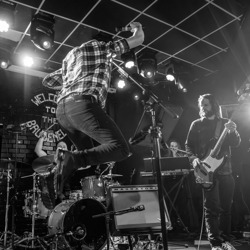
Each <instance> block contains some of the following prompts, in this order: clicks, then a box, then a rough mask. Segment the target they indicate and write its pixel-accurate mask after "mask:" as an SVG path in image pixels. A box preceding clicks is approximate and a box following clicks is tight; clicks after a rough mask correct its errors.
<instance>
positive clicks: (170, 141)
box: [169, 138, 181, 149]
mask: <svg viewBox="0 0 250 250" xmlns="http://www.w3.org/2000/svg"><path fill="white" fill-rule="evenodd" d="M172 142H175V143H177V145H178V148H179V149H181V144H180V142H179V141H178V140H177V139H175V138H172V139H170V140H169V146H170V144H171V143H172Z"/></svg>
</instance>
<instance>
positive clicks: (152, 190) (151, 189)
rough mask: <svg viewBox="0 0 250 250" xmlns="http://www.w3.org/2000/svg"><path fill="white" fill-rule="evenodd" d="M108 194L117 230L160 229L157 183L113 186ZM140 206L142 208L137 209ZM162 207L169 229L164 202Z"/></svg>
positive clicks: (156, 230) (142, 230)
mask: <svg viewBox="0 0 250 250" xmlns="http://www.w3.org/2000/svg"><path fill="white" fill-rule="evenodd" d="M110 195H111V204H112V209H113V212H115V215H114V222H115V229H116V230H117V231H129V232H130V233H131V232H159V231H161V219H160V209H159V199H158V188H157V185H128V186H114V187H111V189H110ZM141 206H142V207H143V208H144V209H143V210H140V209H137V208H140V207H141ZM164 207H165V221H166V228H167V229H171V222H170V218H169V214H168V210H167V207H166V204H165V202H164ZM133 208H134V209H133ZM119 211H121V212H122V211H125V213H123V212H122V213H119ZM126 211H127V212H126ZM117 213H118V214H117Z"/></svg>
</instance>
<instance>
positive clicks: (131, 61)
mask: <svg viewBox="0 0 250 250" xmlns="http://www.w3.org/2000/svg"><path fill="white" fill-rule="evenodd" d="M121 59H122V60H123V61H124V66H125V68H127V69H131V68H133V67H134V66H135V64H136V56H135V52H134V50H130V51H128V52H126V53H124V54H122V55H121Z"/></svg>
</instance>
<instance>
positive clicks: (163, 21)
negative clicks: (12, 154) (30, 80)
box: [0, 0, 250, 82]
mask: <svg viewBox="0 0 250 250" xmlns="http://www.w3.org/2000/svg"><path fill="white" fill-rule="evenodd" d="M11 2H14V3H16V15H15V24H14V27H13V28H12V29H11V30H10V31H9V32H8V33H2V34H1V35H0V36H1V38H0V52H1V49H3V50H6V47H7V48H8V49H9V51H10V52H11V57H12V62H13V65H14V66H12V67H10V68H9V70H13V71H18V67H19V64H20V63H19V57H20V56H21V55H22V54H23V53H24V52H26V51H29V52H32V53H33V55H34V56H35V66H34V71H32V70H31V73H30V72H29V73H30V74H34V75H37V76H43V75H44V73H46V72H51V71H53V70H55V69H58V68H60V67H61V62H62V60H63V58H64V57H65V56H66V54H67V53H68V52H69V51H70V50H71V49H72V48H73V47H74V46H78V45H80V44H81V43H83V42H86V41H88V40H90V39H92V38H93V36H95V35H96V34H97V33H98V32H103V33H107V34H109V35H112V36H113V37H128V36H130V34H131V33H130V32H120V33H116V32H115V28H116V27H123V26H126V25H128V24H129V23H130V22H132V21H138V22H140V23H142V25H143V27H144V31H145V41H144V43H143V46H141V47H139V48H138V49H137V51H136V53H137V54H138V53H144V51H148V50H150V51H154V52H155V53H156V58H157V64H158V69H157V70H158V76H157V77H158V78H161V77H162V76H163V74H164V71H165V65H166V64H167V63H169V61H170V60H174V61H175V62H176V63H177V64H179V65H180V68H181V70H182V72H181V73H182V74H187V75H189V81H191V82H195V81H198V80H199V79H201V78H202V77H204V76H209V75H211V74H215V73H217V72H219V71H220V70H221V69H222V68H225V67H226V65H228V67H229V68H228V69H229V70H228V71H229V72H230V71H231V67H232V65H234V68H235V67H236V68H237V72H238V73H239V74H243V75H244V77H245V76H247V75H248V72H246V70H247V68H248V64H244V63H242V60H243V59H242V58H241V56H242V55H243V57H244V56H246V55H247V53H245V52H247V51H248V48H249V46H248V44H245V42H244V40H246V39H247V38H246V37H245V33H244V30H243V28H244V27H243V26H244V21H245V19H246V14H247V10H248V5H250V2H249V1H247V0H245V1H243V0H188V1H187V0H174V1H167V0H71V1H69V0H63V1H62V0H22V1H14V0H13V1H11ZM38 12H45V13H47V14H51V15H54V16H55V25H54V30H55V45H54V47H53V49H52V50H51V51H49V52H45V51H42V50H39V49H37V48H36V47H35V46H34V44H33V43H32V42H31V41H30V21H31V17H32V15H34V14H35V13H38ZM246 29H247V28H246ZM242 45H245V46H246V47H245V48H244V49H245V50H246V51H245V50H242V47H244V46H242ZM241 54H242V55H241ZM0 55H1V54H0ZM229 58H230V62H229V63H228V60H229ZM225 59H227V62H226V61H225ZM247 63H248V60H247ZM242 64H244V66H242ZM16 66H18V67H16ZM238 68H239V70H238ZM19 71H21V72H22V69H21V70H19ZM239 71H240V72H239ZM190 76H191V77H190ZM244 77H243V79H244Z"/></svg>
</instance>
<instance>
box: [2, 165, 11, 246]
mask: <svg viewBox="0 0 250 250" xmlns="http://www.w3.org/2000/svg"><path fill="white" fill-rule="evenodd" d="M6 172H7V197H6V206H5V207H6V209H5V226H4V233H3V234H4V243H3V246H4V248H6V247H7V236H8V214H9V207H10V179H12V176H11V166H10V163H8V169H7V170H6ZM11 236H12V235H11ZM12 239H13V238H12Z"/></svg>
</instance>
